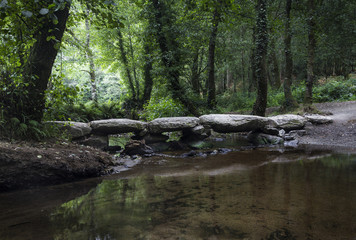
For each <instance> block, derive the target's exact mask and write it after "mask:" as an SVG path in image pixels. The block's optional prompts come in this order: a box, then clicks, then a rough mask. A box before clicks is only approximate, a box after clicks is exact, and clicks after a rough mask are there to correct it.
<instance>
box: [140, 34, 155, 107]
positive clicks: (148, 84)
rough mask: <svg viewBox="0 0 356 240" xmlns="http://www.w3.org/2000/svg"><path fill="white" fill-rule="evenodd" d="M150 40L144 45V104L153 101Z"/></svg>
mask: <svg viewBox="0 0 356 240" xmlns="http://www.w3.org/2000/svg"><path fill="white" fill-rule="evenodd" d="M147 41H148V40H145V43H144V49H145V56H144V58H145V65H144V69H143V75H144V81H145V85H144V89H143V99H142V104H145V103H147V102H149V101H150V99H151V92H152V88H153V79H152V75H151V70H152V60H151V50H150V45H149V42H147Z"/></svg>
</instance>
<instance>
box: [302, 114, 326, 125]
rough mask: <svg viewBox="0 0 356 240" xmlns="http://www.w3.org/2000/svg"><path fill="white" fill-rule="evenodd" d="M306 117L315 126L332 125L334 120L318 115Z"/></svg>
mask: <svg viewBox="0 0 356 240" xmlns="http://www.w3.org/2000/svg"><path fill="white" fill-rule="evenodd" d="M304 117H305V118H306V119H307V120H308V121H309V122H311V123H313V124H327V123H332V122H333V119H332V118H331V117H327V116H322V115H318V114H307V115H304Z"/></svg>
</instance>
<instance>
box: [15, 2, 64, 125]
mask: <svg viewBox="0 0 356 240" xmlns="http://www.w3.org/2000/svg"><path fill="white" fill-rule="evenodd" d="M41 3H42V4H46V5H45V8H44V7H43V5H42V6H41V5H40V4H36V3H34V4H33V5H32V7H33V9H34V10H35V11H36V12H38V13H37V14H36V13H33V14H34V16H33V17H36V18H37V21H38V23H39V27H38V28H37V29H36V30H35V31H34V32H33V35H34V40H35V41H34V44H33V45H32V46H31V49H30V53H29V55H28V58H27V60H26V62H25V64H24V67H23V82H24V86H25V87H24V94H26V96H25V98H23V101H22V102H17V104H22V106H14V107H15V109H16V110H17V111H15V112H13V113H11V114H15V115H14V116H15V117H18V118H19V119H22V117H25V121H28V120H35V121H38V122H40V121H41V120H42V117H43V110H44V107H45V98H44V97H45V90H46V89H47V84H48V79H49V77H50V76H51V72H52V66H53V63H54V61H55V59H56V56H57V53H58V49H59V47H60V43H61V40H62V36H63V33H64V31H65V28H66V22H67V19H68V16H69V8H70V2H69V1H68V2H67V1H65V2H62V3H60V4H58V5H56V4H52V1H42V2H41ZM53 5H54V6H53ZM31 17H32V15H31ZM20 109H21V110H20ZM18 110H20V111H18ZM20 116H22V117H20Z"/></svg>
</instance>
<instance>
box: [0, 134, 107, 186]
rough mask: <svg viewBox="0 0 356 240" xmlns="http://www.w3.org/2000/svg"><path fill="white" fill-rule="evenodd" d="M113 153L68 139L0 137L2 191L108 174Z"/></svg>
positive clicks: (0, 181)
mask: <svg viewBox="0 0 356 240" xmlns="http://www.w3.org/2000/svg"><path fill="white" fill-rule="evenodd" d="M111 164H112V156H110V155H109V154H107V153H105V152H102V151H99V150H96V149H94V148H90V147H85V146H80V145H76V144H69V143H60V144H58V143H55V144H54V143H53V144H49V143H46V144H43V143H42V144H40V143H27V142H26V143H24V142H22V143H8V142H4V141H0V192H1V191H7V190H13V189H21V188H28V187H33V186H40V185H52V184H58V183H64V182H70V181H74V180H78V179H82V178H88V177H96V176H100V175H102V174H105V171H106V169H107V167H108V166H110V165H111Z"/></svg>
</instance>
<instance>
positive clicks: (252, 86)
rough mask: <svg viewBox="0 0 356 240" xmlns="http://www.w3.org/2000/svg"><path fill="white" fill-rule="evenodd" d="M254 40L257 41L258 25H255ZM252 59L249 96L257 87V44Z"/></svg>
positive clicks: (253, 49)
mask: <svg viewBox="0 0 356 240" xmlns="http://www.w3.org/2000/svg"><path fill="white" fill-rule="evenodd" d="M252 41H253V42H254V43H256V26H254V27H253V31H252ZM250 61H251V64H250V65H251V70H250V71H249V72H250V77H249V83H248V96H249V97H250V95H251V93H252V92H253V91H254V90H255V88H256V81H257V80H256V79H257V77H256V72H257V62H256V46H254V47H253V48H252V49H251V56H250Z"/></svg>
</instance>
